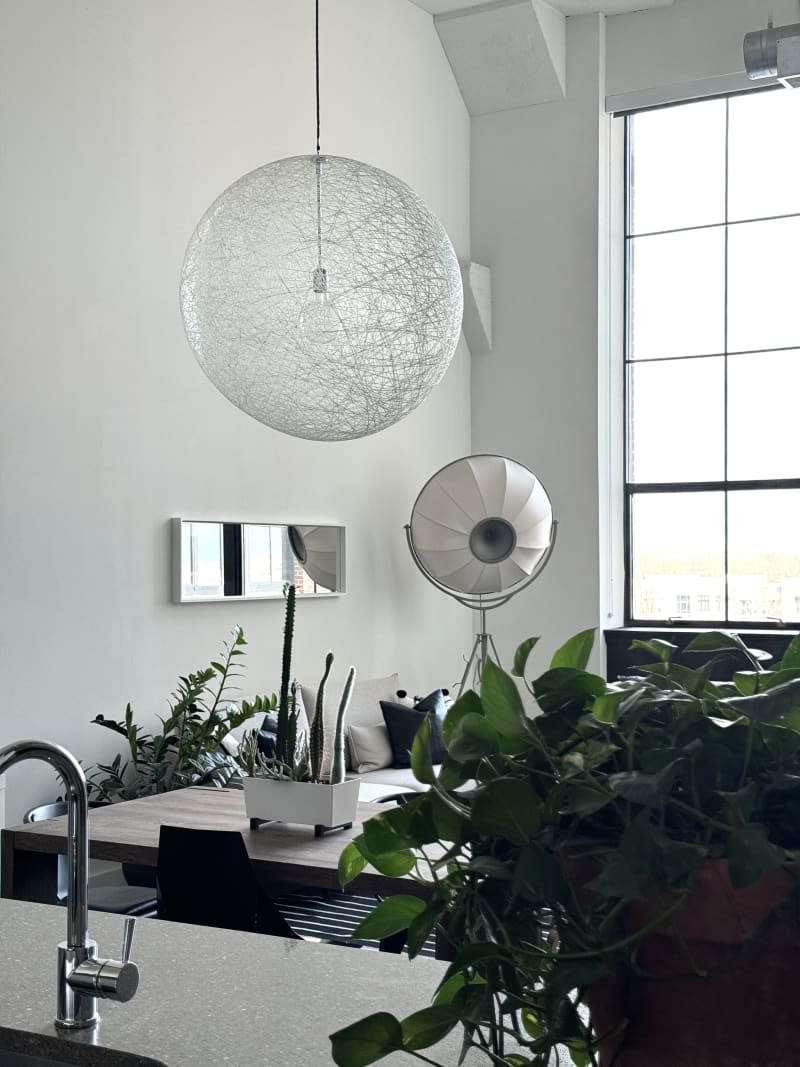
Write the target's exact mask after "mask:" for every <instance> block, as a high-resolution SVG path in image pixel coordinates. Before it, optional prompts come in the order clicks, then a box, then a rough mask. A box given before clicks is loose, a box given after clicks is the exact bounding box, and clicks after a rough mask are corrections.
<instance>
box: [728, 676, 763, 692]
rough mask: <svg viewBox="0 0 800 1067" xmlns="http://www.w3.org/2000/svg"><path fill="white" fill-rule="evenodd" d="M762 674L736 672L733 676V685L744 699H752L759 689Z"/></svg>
mask: <svg viewBox="0 0 800 1067" xmlns="http://www.w3.org/2000/svg"><path fill="white" fill-rule="evenodd" d="M760 678H761V675H760V674H757V673H756V672H755V671H736V673H735V674H734V676H733V684H734V685H735V686H736V688H737V689H738V690H739V692H740V693H741V694H742V696H744V697H750V696H752V695H753V693H755V691H756V689H757V688H758V683H759V679H760Z"/></svg>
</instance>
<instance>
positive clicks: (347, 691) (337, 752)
mask: <svg viewBox="0 0 800 1067" xmlns="http://www.w3.org/2000/svg"><path fill="white" fill-rule="evenodd" d="M355 680H356V669H355V667H351V668H350V670H349V671H348V673H347V681H346V682H345V683H344V689H343V690H342V699H341V700H340V701H339V714H338V715H337V716H336V736H335V738H334V742H333V762H332V763H331V779H330V781H331V785H336V784H337V783H339V782H343V781H344V717H345V715H346V714H347V708H348V705H349V704H350V697H351V696H352V694H353V683H354V682H355Z"/></svg>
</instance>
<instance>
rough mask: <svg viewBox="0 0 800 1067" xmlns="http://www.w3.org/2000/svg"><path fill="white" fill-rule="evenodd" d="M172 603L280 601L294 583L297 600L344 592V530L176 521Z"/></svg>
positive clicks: (174, 521) (261, 524)
mask: <svg viewBox="0 0 800 1067" xmlns="http://www.w3.org/2000/svg"><path fill="white" fill-rule="evenodd" d="M172 525H173V538H172V546H173V599H174V600H175V602H176V603H185V602H187V601H201V600H227V599H264V598H270V597H280V596H281V595H282V593H283V586H284V585H285V584H286V583H287V582H290V583H293V584H294V585H295V587H296V589H297V594H298V596H325V595H328V596H330V595H331V594H334V593H343V592H344V589H345V567H344V560H345V555H344V551H345V539H344V527H342V526H312V525H307V526H283V525H276V524H270V523H239V522H210V521H205V520H194V519H179V518H176V519H173V520H172Z"/></svg>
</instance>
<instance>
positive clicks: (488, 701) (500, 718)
mask: <svg viewBox="0 0 800 1067" xmlns="http://www.w3.org/2000/svg"><path fill="white" fill-rule="evenodd" d="M481 703H482V704H483V708H484V712H485V714H486V721H487V722H489V723H490V724H491V725H492V726H493V727H494V728H495V730H497V732H498V734H499V735H500V736H501V737H504V738H520V737H521V738H523V739H524V738H526V731H525V727H526V725H527V716H526V715H525V709H524V707H523V706H522V697H521V696H520V695H519V689H517V683H516V682H515V681H514V679H513V678H512V677H511V675H510V674H506V673H505V671H503V670H501V669H500V668H499V667H498V666H497V664H495V663H493V662H492V661H491V660H490V659H489V660H487V661H486V666H485V667H484V668H483V676H482V678H481Z"/></svg>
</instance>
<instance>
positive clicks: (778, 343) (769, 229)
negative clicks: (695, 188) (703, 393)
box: [728, 218, 800, 352]
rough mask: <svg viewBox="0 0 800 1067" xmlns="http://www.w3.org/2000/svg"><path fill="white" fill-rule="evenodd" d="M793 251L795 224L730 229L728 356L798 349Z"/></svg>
mask: <svg viewBox="0 0 800 1067" xmlns="http://www.w3.org/2000/svg"><path fill="white" fill-rule="evenodd" d="M798 247H800V218H796V219H774V220H771V221H770V222H745V223H742V224H741V225H737V226H731V227H730V228H729V237H728V264H729V268H728V269H729V275H728V351H729V352H751V351H754V350H756V349H765V348H791V347H792V346H796V345H800V300H798V286H797V277H798V266H797V249H798Z"/></svg>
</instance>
